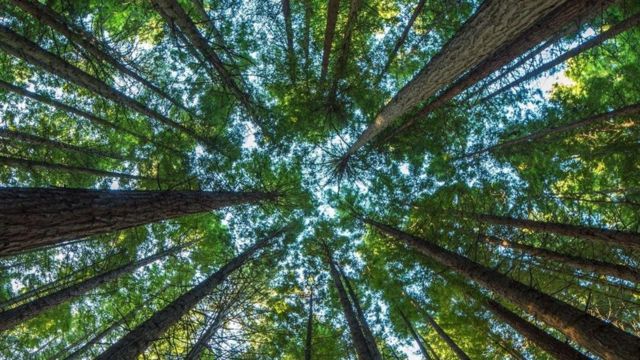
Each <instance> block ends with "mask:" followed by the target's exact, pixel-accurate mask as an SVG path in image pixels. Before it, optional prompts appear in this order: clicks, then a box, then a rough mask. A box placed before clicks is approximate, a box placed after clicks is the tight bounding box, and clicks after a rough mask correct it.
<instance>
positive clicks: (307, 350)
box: [304, 287, 313, 360]
mask: <svg viewBox="0 0 640 360" xmlns="http://www.w3.org/2000/svg"><path fill="white" fill-rule="evenodd" d="M312 353H313V287H311V289H310V291H309V316H308V318H307V338H306V340H305V346H304V360H311V354H312Z"/></svg>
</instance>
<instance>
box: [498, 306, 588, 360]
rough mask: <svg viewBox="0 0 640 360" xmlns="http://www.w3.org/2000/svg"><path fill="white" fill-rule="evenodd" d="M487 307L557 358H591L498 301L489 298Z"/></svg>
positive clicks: (577, 359) (583, 359)
mask: <svg viewBox="0 0 640 360" xmlns="http://www.w3.org/2000/svg"><path fill="white" fill-rule="evenodd" d="M486 307H487V309H489V311H491V313H493V314H494V315H495V316H496V317H497V318H499V319H500V320H502V321H504V322H505V323H507V324H509V326H511V327H512V328H514V329H515V330H516V331H518V332H519V333H520V334H521V335H522V336H524V337H525V338H527V339H529V340H530V341H531V342H533V343H534V344H536V345H537V346H538V347H540V348H541V349H542V350H544V351H546V352H547V353H549V354H550V355H552V356H553V357H555V358H556V359H567V360H569V359H573V360H587V359H589V358H588V357H586V356H584V355H582V354H581V353H580V352H578V351H577V350H576V349H574V348H572V347H571V346H569V345H568V344H566V343H563V342H562V341H560V340H558V339H556V338H554V337H553V336H551V335H549V334H547V333H546V332H545V331H543V330H541V329H539V328H537V327H536V326H534V325H533V324H531V323H529V322H528V321H526V320H525V319H523V318H521V317H520V316H518V315H516V314H515V313H513V312H511V311H509V310H508V309H507V308H505V307H504V306H502V305H500V304H499V303H497V302H496V301H493V300H488V301H487V302H486Z"/></svg>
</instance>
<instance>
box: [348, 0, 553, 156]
mask: <svg viewBox="0 0 640 360" xmlns="http://www.w3.org/2000/svg"><path fill="white" fill-rule="evenodd" d="M564 2H565V0H539V1H526V2H523V1H518V0H486V1H484V2H483V3H482V5H481V6H480V9H479V10H478V11H477V12H476V14H474V15H473V16H472V17H471V18H470V19H469V20H467V21H466V22H465V24H464V25H463V27H462V29H460V31H458V33H457V34H456V35H455V36H454V37H453V38H452V39H451V40H450V41H449V42H448V43H447V44H446V45H445V46H444V47H443V48H442V50H441V51H440V53H439V54H437V55H435V56H434V57H433V58H432V59H431V60H430V61H429V63H428V64H427V65H426V66H425V67H424V68H423V69H422V70H421V71H420V72H419V73H418V75H416V76H415V77H414V78H413V79H412V80H411V81H410V82H409V83H408V84H407V85H405V86H404V87H403V88H402V89H401V90H400V91H399V92H398V93H397V94H396V95H395V96H394V97H393V99H392V100H391V101H390V102H389V103H387V105H385V106H384V107H383V108H382V110H380V112H379V113H378V115H377V116H376V118H375V119H374V120H373V122H372V123H371V124H370V125H369V126H368V127H367V128H366V129H365V130H364V132H362V133H361V134H360V136H359V137H358V139H357V140H356V142H355V143H354V144H353V145H352V146H351V147H350V148H349V149H348V150H347V152H346V153H345V155H344V158H345V159H348V158H349V157H350V156H351V155H353V154H354V153H355V152H356V151H357V150H358V149H360V148H361V147H362V146H364V145H365V144H366V143H368V142H369V141H370V140H371V139H373V138H374V137H375V136H377V135H378V134H379V133H380V132H381V131H382V130H384V129H385V128H387V127H388V126H389V125H391V124H392V123H393V122H394V121H395V120H396V119H397V118H398V117H400V116H402V115H404V114H405V113H407V112H408V111H410V110H411V109H412V108H413V107H414V106H416V105H418V104H419V103H421V102H423V101H425V100H427V99H428V98H430V97H431V96H433V95H434V94H435V93H436V91H438V90H439V89H441V88H442V87H444V86H447V85H448V84H451V83H452V82H453V81H455V80H456V79H457V78H459V77H460V76H461V75H463V74H464V72H465V71H468V70H470V69H473V67H475V66H477V65H478V64H480V63H481V62H482V61H483V60H485V59H487V58H488V57H490V56H491V55H492V54H493V53H495V52H496V51H497V50H499V49H500V47H502V46H504V45H506V44H508V43H509V42H510V41H513V40H514V39H516V38H517V37H518V36H519V35H521V34H522V33H523V32H525V30H527V29H528V28H530V26H532V25H534V24H535V23H536V22H537V21H538V20H540V19H541V18H543V17H544V16H546V15H547V14H549V13H550V12H551V11H553V10H554V9H556V8H557V7H558V6H559V5H561V4H563V3H564Z"/></svg>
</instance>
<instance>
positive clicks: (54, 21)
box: [12, 0, 190, 112]
mask: <svg viewBox="0 0 640 360" xmlns="http://www.w3.org/2000/svg"><path fill="white" fill-rule="evenodd" d="M12 2H13V3H14V4H15V5H17V6H18V7H20V8H21V9H22V10H24V11H25V12H27V13H29V14H31V15H32V16H33V17H34V18H36V19H37V20H38V21H39V22H41V23H43V24H45V25H47V26H49V27H51V28H52V29H54V30H56V31H57V32H59V33H61V34H62V35H64V36H65V37H66V38H68V39H69V40H71V41H73V42H74V43H76V44H78V45H79V46H81V47H82V48H83V49H85V50H86V51H87V52H88V53H89V54H91V55H92V56H93V57H95V58H96V59H98V60H102V61H104V62H105V63H107V64H109V65H111V66H113V67H114V68H115V69H116V70H118V71H119V72H120V73H122V74H124V75H126V76H129V77H130V78H132V79H134V80H136V81H138V82H139V83H141V84H142V85H144V86H145V87H147V88H148V89H149V90H151V91H153V92H154V93H156V94H157V95H159V96H160V97H162V98H163V99H165V100H168V101H169V102H171V104H173V105H174V106H176V107H177V108H180V109H182V110H184V111H186V112H190V110H189V109H187V108H186V107H185V106H184V105H183V104H182V103H181V102H180V101H178V100H177V99H175V98H174V97H172V96H171V95H169V94H168V93H167V92H166V91H164V90H162V89H160V88H159V87H158V86H156V85H154V84H153V83H151V82H150V81H149V80H147V79H145V78H144V77H142V76H141V75H139V74H137V73H136V72H135V71H133V70H131V69H129V68H128V67H127V66H126V65H124V64H123V63H122V62H120V61H119V60H117V59H116V58H114V57H113V56H112V55H110V54H109V52H108V50H107V49H106V48H105V45H104V44H101V43H100V42H99V41H98V39H96V38H95V37H94V36H93V35H92V34H91V33H89V32H87V31H84V30H83V29H79V28H76V27H75V26H74V25H72V24H70V23H68V22H67V21H65V19H64V18H63V17H62V16H61V15H60V14H58V13H56V12H55V11H54V10H53V9H52V8H51V7H49V6H47V5H44V4H40V3H38V2H36V1H33V0H12Z"/></svg>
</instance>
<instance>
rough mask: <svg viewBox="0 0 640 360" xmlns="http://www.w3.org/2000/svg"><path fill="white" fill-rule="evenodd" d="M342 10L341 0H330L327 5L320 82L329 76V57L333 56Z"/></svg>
mask: <svg viewBox="0 0 640 360" xmlns="http://www.w3.org/2000/svg"><path fill="white" fill-rule="evenodd" d="M339 10H340V0H329V4H328V7H327V27H326V29H325V30H324V45H323V49H322V67H321V69H320V82H323V81H324V79H325V78H326V77H327V71H328V69H329V57H330V56H331V47H332V46H333V37H334V36H335V32H336V23H337V22H338V11H339Z"/></svg>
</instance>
